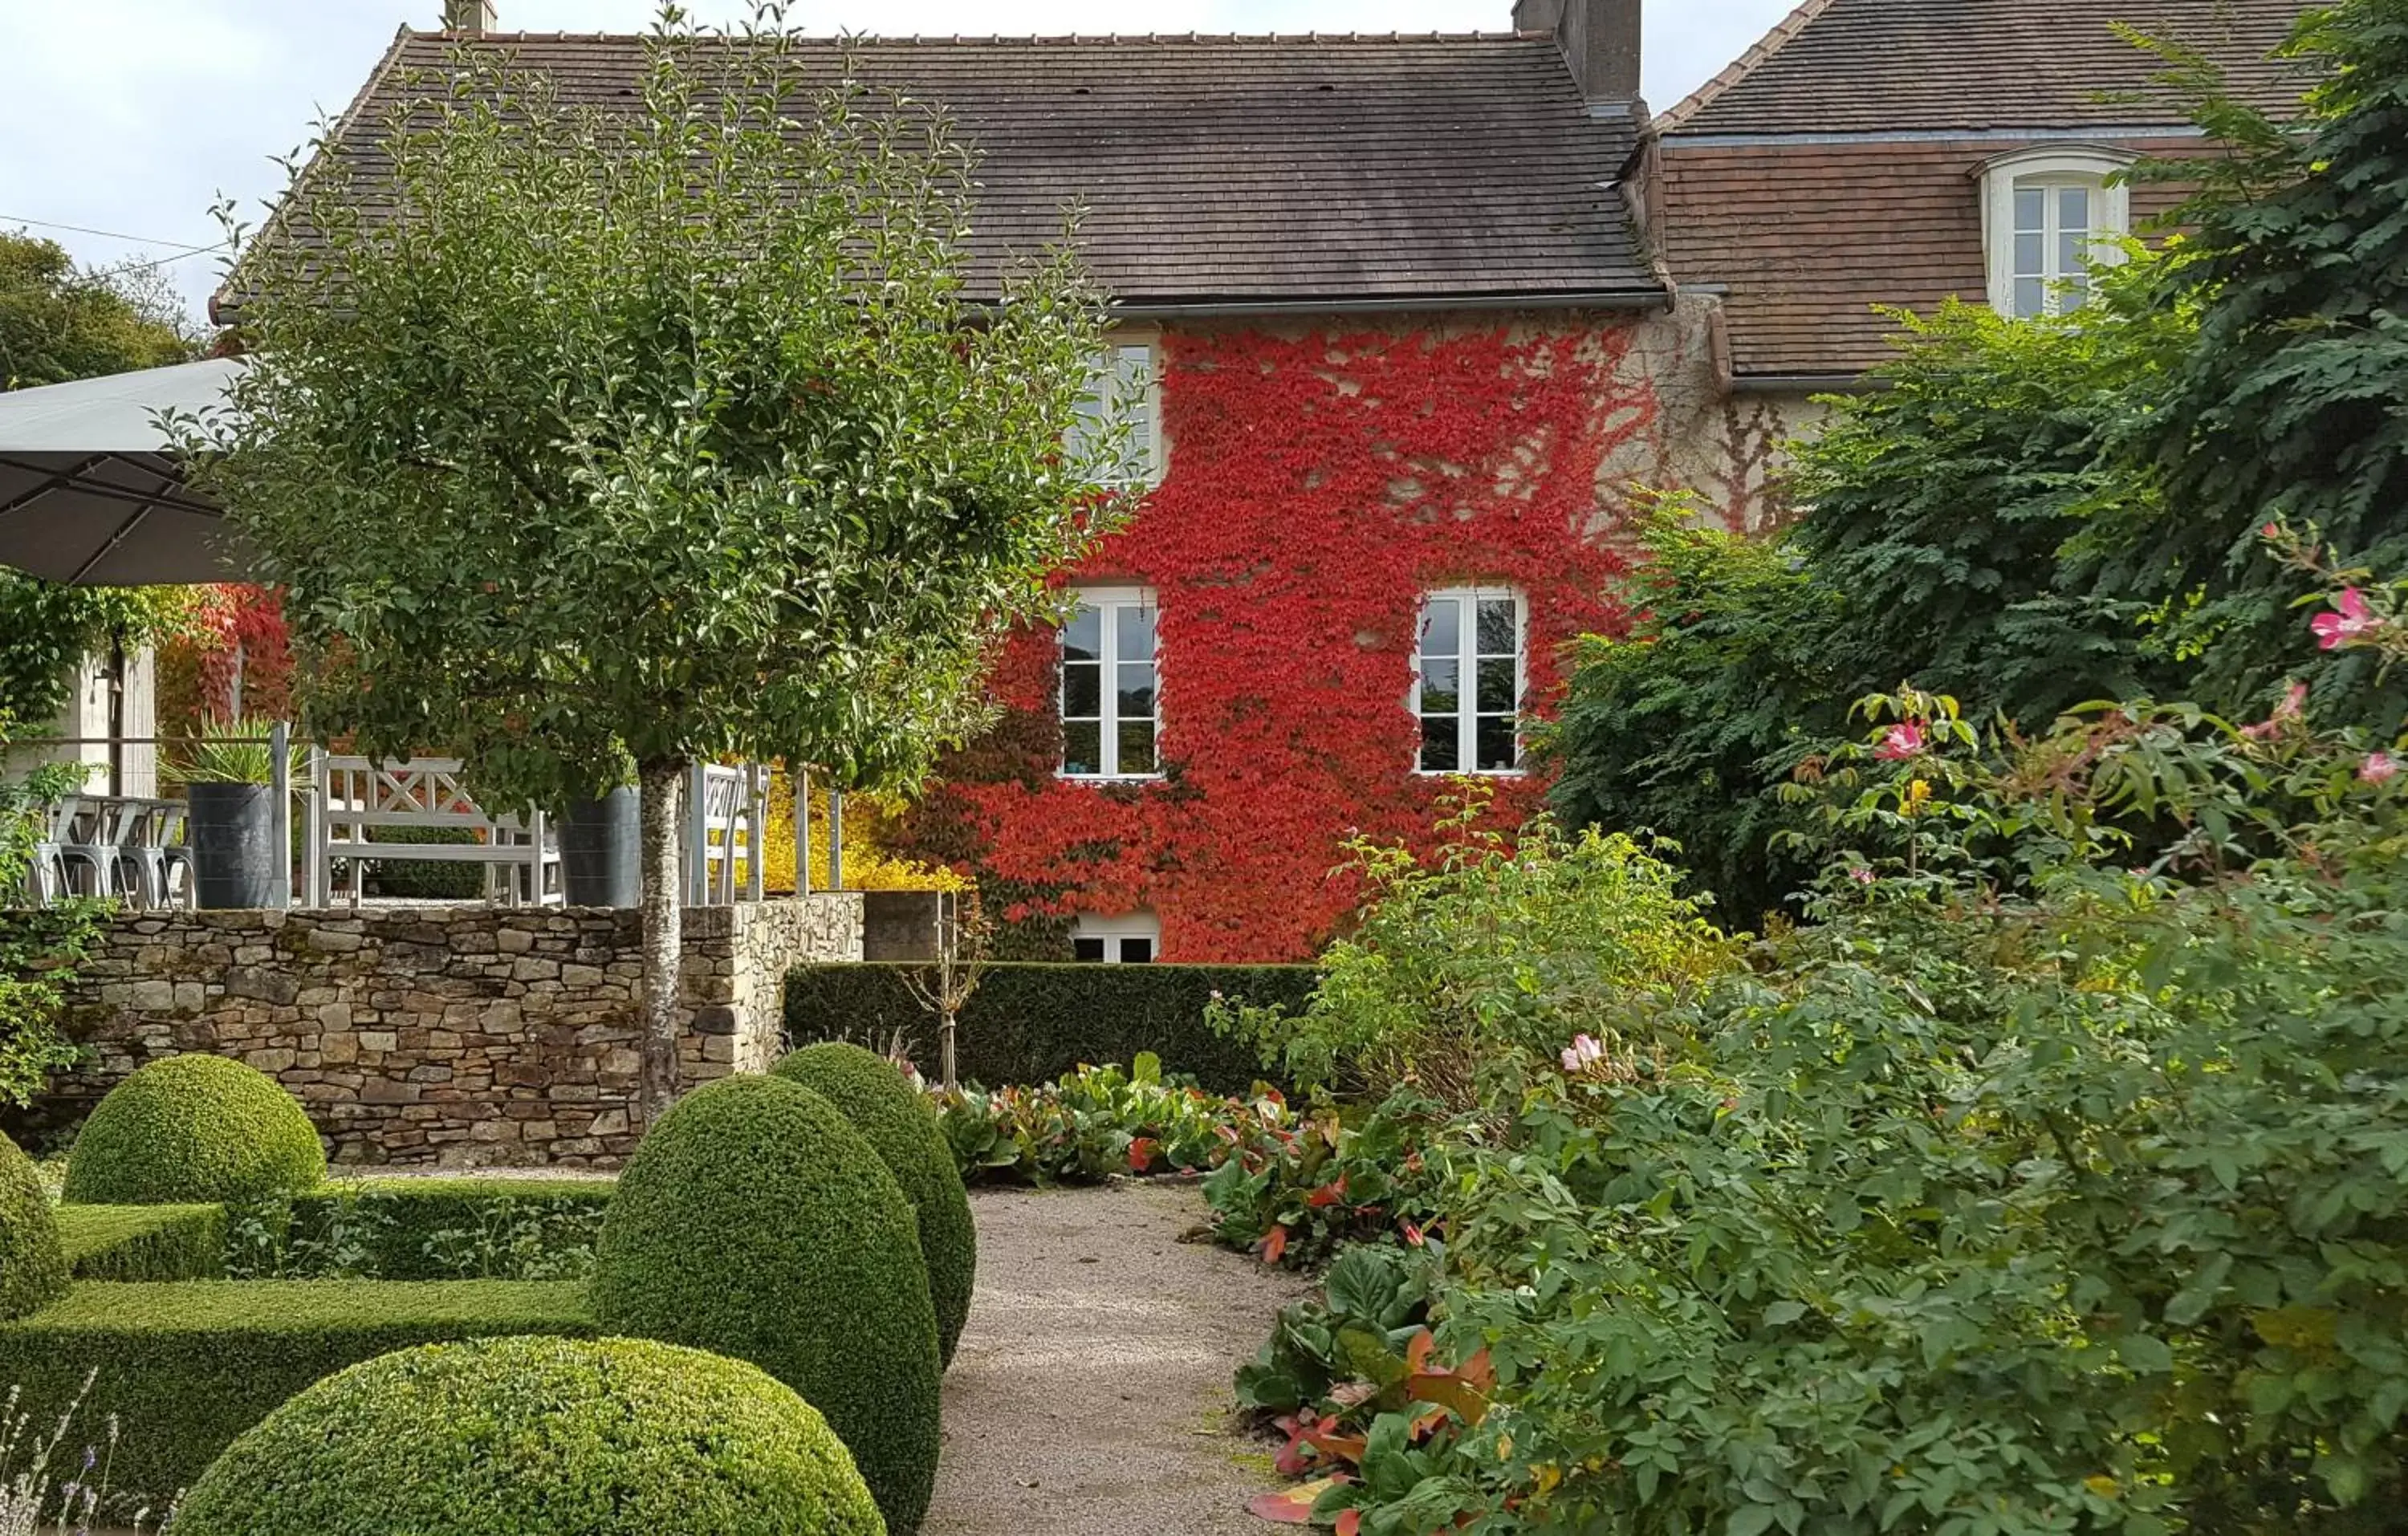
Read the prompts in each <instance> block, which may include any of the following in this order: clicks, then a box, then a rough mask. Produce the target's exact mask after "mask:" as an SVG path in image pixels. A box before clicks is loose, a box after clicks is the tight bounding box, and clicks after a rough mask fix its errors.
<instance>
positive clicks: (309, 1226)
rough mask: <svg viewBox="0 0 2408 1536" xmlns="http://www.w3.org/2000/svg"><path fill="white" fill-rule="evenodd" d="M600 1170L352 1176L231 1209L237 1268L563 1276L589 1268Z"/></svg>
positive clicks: (391, 1276) (285, 1272) (605, 1199)
mask: <svg viewBox="0 0 2408 1536" xmlns="http://www.w3.org/2000/svg"><path fill="white" fill-rule="evenodd" d="M616 1187H617V1185H616V1184H615V1182H614V1181H612V1180H608V1179H450V1178H430V1179H360V1180H356V1181H350V1180H347V1181H343V1182H340V1183H336V1184H326V1185H323V1186H322V1187H320V1188H318V1189H315V1190H312V1191H310V1192H309V1193H308V1194H306V1195H294V1196H290V1197H287V1198H286V1199H281V1200H277V1201H272V1202H268V1203H265V1204H263V1205H258V1206H252V1207H247V1208H244V1209H242V1210H239V1211H237V1212H236V1217H235V1225H236V1266H237V1272H248V1273H254V1274H263V1275H275V1276H279V1277H284V1278H292V1279H303V1278H315V1277H322V1276H340V1275H349V1276H359V1277H366V1278H374V1279H377V1280H572V1279H581V1278H583V1277H584V1276H586V1275H588V1274H590V1273H591V1272H592V1271H593V1267H594V1246H595V1242H596V1241H597V1240H598V1239H599V1238H600V1236H601V1231H602V1213H603V1212H605V1211H607V1210H609V1205H610V1195H611V1191H612V1190H613V1189H614V1188H616Z"/></svg>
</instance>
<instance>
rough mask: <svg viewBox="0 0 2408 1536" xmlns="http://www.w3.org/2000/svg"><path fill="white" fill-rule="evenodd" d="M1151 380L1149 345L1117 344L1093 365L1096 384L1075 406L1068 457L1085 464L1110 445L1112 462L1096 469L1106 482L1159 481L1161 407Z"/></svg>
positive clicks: (1140, 483)
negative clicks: (1116, 432) (1076, 415)
mask: <svg viewBox="0 0 2408 1536" xmlns="http://www.w3.org/2000/svg"><path fill="white" fill-rule="evenodd" d="M1160 412H1161V403H1160V396H1159V395H1158V393H1157V392H1156V391H1155V389H1154V347H1153V345H1152V344H1151V343H1149V342H1142V341H1124V342H1116V343H1114V344H1113V345H1112V346H1111V347H1110V348H1109V349H1107V350H1106V352H1105V354H1104V355H1103V356H1102V357H1100V358H1098V359H1097V362H1096V371H1095V382H1094V384H1093V385H1092V386H1091V387H1090V388H1089V390H1088V392H1087V395H1086V397H1085V398H1084V399H1082V400H1081V401H1080V402H1079V419H1078V421H1077V423H1075V424H1073V425H1072V427H1071V428H1070V438H1069V442H1068V449H1069V452H1070V456H1071V457H1072V458H1074V459H1077V460H1080V461H1081V462H1084V461H1085V460H1086V459H1088V458H1089V457H1091V456H1093V455H1095V454H1097V453H1099V452H1103V451H1104V450H1105V447H1106V445H1107V444H1108V443H1109V444H1110V445H1111V450H1112V452H1113V453H1114V457H1113V459H1112V462H1111V463H1109V464H1104V465H1100V466H1097V467H1095V468H1094V474H1095V477H1096V479H1097V481H1101V482H1102V483H1104V484H1107V485H1153V484H1156V483H1158V482H1159V481H1161V479H1162V455H1161V453H1160V452H1159V451H1158V447H1157V445H1158V444H1159V442H1160V440H1161V436H1162V434H1161V430H1160V421H1159V417H1160ZM1115 428H1117V429H1118V430H1119V436H1118V438H1117V440H1114V438H1113V431H1114V429H1115Z"/></svg>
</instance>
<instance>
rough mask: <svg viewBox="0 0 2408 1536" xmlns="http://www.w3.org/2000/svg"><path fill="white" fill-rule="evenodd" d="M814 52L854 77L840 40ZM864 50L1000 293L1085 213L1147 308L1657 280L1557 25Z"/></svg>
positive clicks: (941, 43) (612, 65)
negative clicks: (954, 140) (957, 204)
mask: <svg viewBox="0 0 2408 1536" xmlns="http://www.w3.org/2000/svg"><path fill="white" fill-rule="evenodd" d="M460 41H461V39H459V38H457V37H455V36H449V35H445V34H439V33H413V32H409V31H404V32H403V33H402V34H401V35H400V36H399V37H397V38H396V39H395V41H394V48H393V50H392V51H391V52H390V53H388V54H387V56H386V59H385V61H384V63H383V64H382V65H380V67H379V69H378V72H377V74H376V76H375V77H374V78H373V79H371V80H370V81H369V83H368V84H367V86H366V87H365V88H364V89H363V92H362V93H361V98H360V100H359V101H358V102H357V103H355V104H354V106H353V108H352V110H351V112H350V113H349V114H347V116H346V120H345V126H344V128H343V130H342V138H341V142H342V144H343V145H344V146H345V148H346V150H347V151H350V152H353V153H357V154H359V155H361V156H363V157H364V158H365V159H367V160H371V161H372V160H373V159H374V158H375V157H376V155H377V153H378V151H376V149H375V140H376V138H377V137H378V136H379V134H380V132H381V124H382V123H383V122H386V121H387V119H388V116H389V110H390V108H392V107H393V106H394V104H395V103H396V101H397V100H398V99H399V94H400V92H401V90H402V86H401V84H400V81H401V79H402V78H403V76H404V75H405V73H406V72H408V71H410V70H412V69H421V68H423V69H437V68H440V67H441V66H442V65H443V64H444V62H445V60H446V57H447V55H448V53H449V50H452V48H454V47H457V46H459V44H460ZM472 46H475V47H478V48H485V49H495V50H509V52H510V53H511V54H512V55H514V57H515V59H516V61H517V63H518V65H519V66H521V67H523V68H527V69H531V70H543V71H547V72H549V73H550V74H551V75H552V78H553V79H555V80H556V81H557V88H558V90H559V92H560V93H561V95H562V96H563V97H564V99H566V100H568V101H571V102H580V103H588V104H592V105H596V106H601V107H606V108H624V107H625V106H627V105H628V104H629V103H630V102H631V101H632V100H633V94H632V92H633V87H634V85H635V83H636V81H637V79H638V71H639V69H640V68H641V66H642V64H643V59H644V53H643V44H642V40H641V39H639V38H637V37H631V36H575V35H568V36H563V35H545V34H509V35H492V36H486V37H484V38H482V39H480V40H478V41H477V42H475V43H474V44H473V45H472ZM808 49H809V52H810V56H811V57H810V69H811V72H812V74H813V75H814V77H816V78H824V79H829V80H833V79H835V78H836V74H837V71H838V69H839V58H840V48H839V44H838V43H836V42H835V41H833V40H830V41H824V42H820V41H814V42H813V43H811V44H810V45H808ZM851 56H852V58H853V62H854V67H855V70H856V74H857V77H858V78H859V79H861V80H862V81H864V83H866V84H867V85H868V86H870V87H872V88H873V89H879V90H883V89H885V88H889V87H892V88H896V89H900V90H903V91H906V92H908V93H910V94H912V95H914V96H916V97H919V98H922V99H924V100H927V101H931V102H934V103H937V104H939V105H940V106H942V107H943V108H947V109H949V110H950V112H951V113H952V115H953V121H954V123H955V127H956V132H957V134H958V136H960V137H961V138H962V139H963V140H964V141H966V142H967V143H968V144H969V145H970V146H971V147H973V148H974V149H975V150H976V151H978V153H979V154H980V156H981V164H980V167H979V171H978V180H979V183H980V190H979V192H978V194H977V200H976V206H975V208H974V214H973V220H974V233H973V237H972V278H973V285H974V287H977V288H980V289H983V290H991V289H992V287H993V280H994V276H995V273H996V270H997V267H998V266H999V264H1000V263H1002V262H1003V261H1004V260H1005V259H1006V258H1007V257H1009V256H1010V255H1011V254H1012V253H1014V252H1020V251H1034V250H1035V249H1036V248H1037V247H1039V246H1040V245H1042V244H1043V243H1044V242H1045V241H1047V240H1048V239H1050V238H1053V237H1055V236H1057V235H1058V234H1059V233H1060V229H1061V223H1062V209H1063V208H1064V207H1065V206H1066V205H1068V204H1070V203H1072V202H1079V203H1082V204H1083V205H1084V207H1085V208H1086V213H1085V217H1084V221H1083V223H1082V245H1083V247H1084V251H1085V255H1086V259H1087V263H1088V266H1089V269H1090V270H1091V271H1092V272H1093V273H1094V274H1095V275H1096V276H1097V278H1098V279H1099V280H1101V281H1102V282H1103V283H1104V284H1105V286H1106V287H1107V288H1108V289H1109V290H1110V291H1111V293H1112V294H1114V295H1115V296H1116V297H1117V298H1119V299H1120V300H1121V302H1122V303H1123V304H1124V305H1125V306H1127V307H1129V308H1131V309H1142V308H1144V307H1146V306H1148V305H1153V306H1157V307H1168V306H1176V305H1182V304H1205V303H1230V304H1238V305H1243V304H1249V303H1254V304H1288V303H1297V304H1304V303H1312V302H1315V301H1329V302H1346V301H1360V300H1378V301H1387V302H1414V303H1418V302H1421V301H1425V300H1426V301H1428V302H1430V303H1432V304H1434V305H1441V304H1443V303H1444V302H1446V301H1448V300H1450V299H1475V298H1478V299H1492V300H1499V301H1512V302H1519V301H1524V300H1527V301H1530V302H1534V303H1543V302H1547V301H1550V300H1564V299H1570V298H1573V297H1575V296H1579V295H1598V294H1610V295H1624V296H1628V297H1632V298H1639V297H1643V296H1646V295H1651V294H1656V293H1657V292H1659V287H1658V284H1657V282H1656V278H1655V276H1654V274H1653V272H1652V270H1651V269H1650V266H1649V265H1648V263H1647V261H1646V259H1645V258H1644V256H1643V255H1641V253H1640V251H1638V249H1637V247H1636V245H1635V243H1634V241H1633V239H1632V237H1631V234H1630V230H1629V227H1628V222H1627V215H1626V211H1625V208H1624V205H1623V200H1622V198H1621V195H1620V194H1619V193H1618V192H1617V191H1616V190H1615V188H1614V186H1613V180H1614V178H1615V176H1616V174H1617V173H1618V172H1619V170H1620V169H1621V167H1622V166H1623V165H1624V163H1625V162H1626V160H1627V157H1628V155H1629V152H1630V151H1631V149H1632V147H1633V144H1634V139H1635V134H1636V125H1635V123H1634V122H1632V121H1631V120H1630V119H1629V118H1628V117H1627V115H1622V114H1614V113H1606V114H1603V115H1597V114H1592V113H1591V111H1590V110H1589V108H1588V107H1587V104H1586V103H1585V102H1584V100H1583V99H1582V95H1581V92H1580V90H1579V88H1578V87H1577V86H1576V85H1575V84H1574V83H1573V80H1572V77H1571V74H1570V70H1569V68H1568V67H1567V66H1566V65H1565V63H1564V60H1563V58H1562V56H1561V54H1560V53H1559V52H1558V51H1557V50H1556V48H1555V43H1554V41H1553V40H1552V39H1551V38H1550V37H1548V36H1544V35H1539V34H1503V35H1472V36H1399V37H1388V36H1380V37H1352V36H1291V37H1226V36H1224V37H1206V36H1179V37H1110V38H1105V37H1058V38H1054V37H1049V38H930V39H910V40H896V39H886V40H880V39H853V42H852V45H851ZM294 233H295V234H297V235H300V236H302V237H306V234H307V232H306V231H296V232H294Z"/></svg>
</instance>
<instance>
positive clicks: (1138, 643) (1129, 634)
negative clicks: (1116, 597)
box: [1112, 603, 1154, 661]
mask: <svg viewBox="0 0 2408 1536" xmlns="http://www.w3.org/2000/svg"><path fill="white" fill-rule="evenodd" d="M1112 612H1113V615H1114V622H1115V623H1116V624H1118V626H1119V634H1118V636H1117V637H1116V638H1117V639H1118V640H1119V641H1120V654H1119V658H1118V659H1120V660H1122V661H1147V660H1151V659H1152V658H1153V656H1154V610H1153V609H1151V608H1148V607H1146V606H1144V605H1143V604H1140V603H1130V604H1127V605H1125V606H1124V607H1121V608H1116V609H1114V610H1112Z"/></svg>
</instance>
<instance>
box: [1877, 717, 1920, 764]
mask: <svg viewBox="0 0 2408 1536" xmlns="http://www.w3.org/2000/svg"><path fill="white" fill-rule="evenodd" d="M1922 752H1923V726H1922V725H1920V724H1919V723H1918V722H1915V721H1913V720H1901V721H1899V723H1898V724H1897V725H1892V726H1891V727H1890V728H1889V730H1888V732H1887V734H1885V735H1884V736H1883V737H1882V744H1881V745H1880V746H1878V747H1876V748H1874V749H1873V755H1874V756H1875V757H1878V758H1880V759H1881V760H1882V761H1884V762H1885V763H1895V762H1899V761H1901V760H1902V759H1905V758H1909V757H1914V756H1919V755H1920V754H1922Z"/></svg>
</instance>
